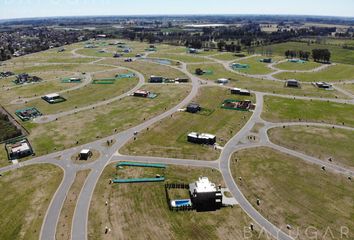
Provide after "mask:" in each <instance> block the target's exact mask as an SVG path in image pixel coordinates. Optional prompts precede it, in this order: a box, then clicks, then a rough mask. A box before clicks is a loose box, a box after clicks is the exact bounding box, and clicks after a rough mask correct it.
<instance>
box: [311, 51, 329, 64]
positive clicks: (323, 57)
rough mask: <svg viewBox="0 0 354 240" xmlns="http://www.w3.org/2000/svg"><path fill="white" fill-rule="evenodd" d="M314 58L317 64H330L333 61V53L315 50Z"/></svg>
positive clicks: (313, 52)
mask: <svg viewBox="0 0 354 240" xmlns="http://www.w3.org/2000/svg"><path fill="white" fill-rule="evenodd" d="M312 58H313V60H314V61H315V62H325V63H329V62H330V60H331V52H330V51H329V50H328V49H313V50H312Z"/></svg>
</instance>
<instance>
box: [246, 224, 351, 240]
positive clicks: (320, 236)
mask: <svg viewBox="0 0 354 240" xmlns="http://www.w3.org/2000/svg"><path fill="white" fill-rule="evenodd" d="M283 233H284V234H286V235H288V236H289V237H290V238H291V239H294V240H296V239H307V240H325V239H350V238H349V235H350V229H349V228H348V227H347V226H340V227H338V228H336V229H335V228H331V227H326V228H321V229H319V228H316V227H314V226H309V227H307V228H305V229H302V228H299V227H298V228H294V229H287V230H286V231H283ZM280 235H281V233H280V232H277V236H272V235H271V234H270V233H269V232H268V231H266V230H265V228H261V229H258V230H257V229H255V228H253V225H252V227H244V229H243V239H269V240H271V239H274V237H275V238H276V239H277V240H278V239H279V240H280V239H282V238H281V236H280Z"/></svg>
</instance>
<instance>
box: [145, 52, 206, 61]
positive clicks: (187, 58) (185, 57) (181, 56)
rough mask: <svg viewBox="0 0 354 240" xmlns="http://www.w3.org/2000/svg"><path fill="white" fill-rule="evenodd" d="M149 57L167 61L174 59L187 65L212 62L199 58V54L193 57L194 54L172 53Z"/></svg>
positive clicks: (156, 54) (154, 54)
mask: <svg viewBox="0 0 354 240" xmlns="http://www.w3.org/2000/svg"><path fill="white" fill-rule="evenodd" d="M149 57H156V58H166V59H172V60H176V61H182V62H186V63H194V62H207V61H210V60H208V59H205V58H203V57H201V56H200V57H199V56H198V54H195V55H192V54H187V53H185V54H183V53H181V54H172V53H159V52H157V53H152V54H150V55H149Z"/></svg>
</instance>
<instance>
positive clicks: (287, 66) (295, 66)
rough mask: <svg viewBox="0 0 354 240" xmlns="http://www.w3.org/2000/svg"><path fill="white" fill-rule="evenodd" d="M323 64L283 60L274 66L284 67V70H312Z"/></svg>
mask: <svg viewBox="0 0 354 240" xmlns="http://www.w3.org/2000/svg"><path fill="white" fill-rule="evenodd" d="M321 65H322V64H320V63H317V62H311V61H308V62H305V63H293V62H283V63H279V64H277V65H274V67H276V68H279V69H282V70H311V69H314V68H317V67H320V66H321Z"/></svg>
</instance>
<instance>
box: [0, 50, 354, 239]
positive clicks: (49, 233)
mask: <svg viewBox="0 0 354 240" xmlns="http://www.w3.org/2000/svg"><path fill="white" fill-rule="evenodd" d="M73 52H74V53H76V51H74V50H73ZM250 57H253V56H250ZM101 60H102V58H98V60H96V61H95V62H96V64H97V62H98V61H101ZM213 61H214V59H213ZM218 62H219V63H222V64H223V65H224V66H226V65H227V66H229V64H230V62H232V61H218ZM170 67H171V68H174V69H177V70H179V71H182V72H183V73H185V74H186V75H187V76H188V77H189V78H190V79H191V81H192V90H191V92H190V93H189V95H188V96H187V97H186V98H185V99H183V100H182V101H181V102H180V103H179V104H178V105H176V106H175V107H173V108H172V109H169V110H168V111H166V112H164V113H162V114H160V115H158V116H156V117H154V118H151V119H149V120H147V121H145V122H143V123H141V124H139V125H138V126H135V127H133V128H130V129H128V130H125V131H122V132H120V133H118V134H116V135H114V136H110V137H107V138H104V139H101V140H97V141H94V142H92V143H88V144H85V145H82V146H77V147H75V148H71V149H67V150H64V151H61V152H56V153H52V154H48V155H46V156H42V157H37V158H34V159H32V160H29V161H26V162H23V163H20V164H17V165H11V166H6V167H3V168H0V172H5V171H9V170H12V169H16V168H19V167H22V166H28V165H31V164H41V163H51V164H55V165H57V166H59V167H61V168H62V169H63V170H64V172H65V174H64V178H63V180H62V183H61V185H60V187H59V188H58V190H57V192H56V193H55V195H54V197H53V199H52V202H51V204H50V206H49V208H48V210H47V213H46V216H45V220H44V223H43V225H42V230H41V237H40V238H41V239H43V240H51V239H55V231H56V226H57V222H58V219H59V216H60V211H61V208H62V206H63V203H64V201H65V198H66V194H67V192H68V191H69V189H70V186H71V184H72V182H73V181H74V179H75V175H76V172H77V171H78V170H82V169H91V172H90V174H89V176H88V178H87V180H86V182H85V184H84V186H83V188H82V191H81V193H80V195H79V197H78V201H77V206H76V209H75V213H74V216H73V222H72V239H74V240H76V239H77V240H83V239H87V221H88V211H89V206H90V202H91V197H92V194H93V191H94V188H95V186H96V183H97V181H98V179H99V177H100V175H101V173H102V171H103V170H104V168H105V166H106V165H107V164H109V163H112V162H117V161H121V160H131V161H140V162H158V163H166V164H176V165H185V166H198V167H209V168H214V169H219V170H220V171H221V174H222V176H223V177H224V181H225V184H226V185H227V187H228V188H229V190H230V192H231V193H232V194H233V196H234V197H235V198H236V200H237V201H238V203H239V204H240V207H241V208H242V209H243V210H244V211H245V212H246V213H247V214H248V215H249V216H250V217H251V218H252V219H253V221H254V222H255V223H256V224H258V225H259V226H260V227H262V228H263V229H264V230H265V231H266V232H268V233H269V234H271V235H272V236H273V237H274V238H276V239H286V240H288V239H292V238H291V237H290V236H288V235H287V234H286V233H285V232H283V231H281V230H280V229H278V228H277V227H276V226H275V225H273V224H272V223H270V222H269V221H268V220H267V219H266V218H264V217H263V216H262V215H261V214H260V213H258V212H257V210H256V209H255V208H253V206H252V204H251V203H250V202H249V201H248V200H247V199H246V198H245V197H244V195H243V194H242V192H241V191H240V189H239V188H238V186H237V183H236V182H235V181H234V178H233V176H232V173H231V170H230V158H231V155H232V154H233V153H234V152H235V151H239V150H242V149H247V148H255V147H264V146H265V147H271V148H274V149H276V150H278V151H281V152H284V153H288V154H291V155H294V156H296V157H299V158H301V159H303V160H305V161H307V162H310V163H313V164H317V165H321V166H322V165H324V162H323V161H321V160H319V159H316V158H314V157H311V156H307V155H305V154H303V153H299V152H296V151H293V150H290V149H286V148H284V147H281V146H277V145H275V144H273V143H271V142H270V141H269V138H268V135H267V131H268V130H269V129H270V128H274V127H281V126H283V125H286V126H292V125H313V126H324V127H332V126H333V125H330V124H321V123H302V122H300V123H297V122H296V123H269V122H266V121H264V120H263V119H261V112H262V109H263V97H264V96H265V95H277V94H269V93H261V92H255V94H256V102H257V103H256V104H257V105H256V109H255V111H254V113H253V115H252V117H251V118H250V119H249V121H248V122H247V123H246V124H245V126H244V127H243V128H242V129H241V130H240V131H239V132H238V133H237V134H236V135H235V136H234V137H232V138H231V139H230V140H229V141H228V142H227V144H226V145H225V146H224V148H223V150H222V152H221V154H220V157H219V159H218V160H217V161H199V160H188V159H172V158H155V157H146V156H122V155H120V154H119V149H120V148H121V147H122V146H124V144H126V143H127V142H128V141H129V140H130V139H131V138H132V137H133V135H134V132H135V131H138V132H140V131H142V130H144V129H146V128H147V127H149V126H151V125H152V124H154V123H156V122H158V121H160V120H162V119H163V118H165V117H168V116H170V115H171V114H173V113H175V112H176V111H177V110H178V109H180V108H182V107H184V106H185V105H187V104H188V103H189V102H190V101H192V99H193V98H194V97H195V96H196V95H197V93H198V89H199V88H200V87H201V86H205V83H207V84H209V82H207V81H204V80H202V79H199V78H198V77H196V76H194V75H193V74H191V73H189V72H188V71H187V65H186V64H185V63H182V64H181V66H179V67H175V66H170ZM131 71H133V70H131ZM134 72H135V73H136V74H137V75H138V76H139V79H140V82H139V83H140V84H142V83H143V77H142V74H140V73H138V72H136V71H134ZM201 84H204V85H201ZM131 91H132V90H131ZM125 95H126V94H125ZM277 96H279V95H277ZM280 96H282V97H291V98H293V97H294V96H289V95H280ZM119 97H120V96H119ZM296 98H299V99H306V100H309V99H314V98H306V97H303V98H301V97H296ZM322 100H326V99H322ZM333 100H335V101H337V100H338V102H341V103H343V102H344V101H345V102H347V100H341V99H331V101H333ZM348 103H353V102H352V100H349V101H348ZM97 106H99V105H97ZM91 107H92V106H91ZM91 107H90V108H91ZM256 123H263V124H264V127H263V128H262V129H261V130H260V132H259V139H260V140H259V143H244V139H246V138H247V136H248V135H249V134H250V131H251V129H252V128H253V126H254V125H255V124H256ZM335 127H338V128H342V129H346V130H349V131H352V130H353V128H350V127H346V126H335ZM110 139H114V140H115V143H114V144H113V145H112V146H110V147H107V146H105V145H104V143H105V142H106V141H107V140H110ZM82 148H91V149H96V150H98V151H99V152H100V154H101V155H100V158H99V159H98V160H96V161H95V162H92V163H88V164H84V165H76V164H74V163H73V162H72V161H71V156H73V155H74V154H77V153H78V151H79V150H80V149H82ZM325 165H326V168H328V170H329V171H334V172H338V173H341V174H346V175H352V174H353V172H352V171H351V170H348V169H346V168H345V167H343V166H338V165H335V164H330V163H325Z"/></svg>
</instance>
